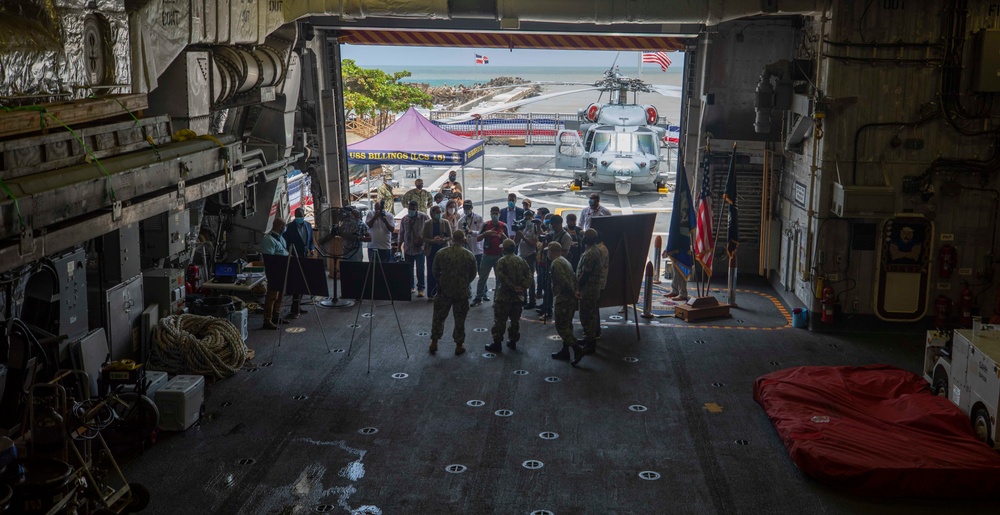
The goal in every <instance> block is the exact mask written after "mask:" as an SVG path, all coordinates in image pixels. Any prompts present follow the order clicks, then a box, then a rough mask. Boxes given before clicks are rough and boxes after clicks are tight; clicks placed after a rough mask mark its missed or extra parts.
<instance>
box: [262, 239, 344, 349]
mask: <svg viewBox="0 0 1000 515" xmlns="http://www.w3.org/2000/svg"><path fill="white" fill-rule="evenodd" d="M289 250H290V251H291V254H289V255H288V256H284V257H285V258H286V260H287V261H286V263H285V276H284V280H283V281H282V284H281V286H282V288H281V293H282V296H281V298H280V299H278V343H277V345H275V346H274V347H273V348H272V349H271V358H270V360H271V361H272V362H273V361H274V357H275V356H276V355H277V354H278V347H281V333H283V332H285V331H284V330H283V329H282V328H281V311H282V310H283V309H284V307H285V305H284V304H285V302H284V301H285V295H284V294H285V292H286V290H287V288H288V271H289V270H291V268H292V257H293V255H295V248H294V247H291V248H289ZM295 257H298V256H295ZM295 262H296V263H297V264H298V266H299V273H300V274H301V275H302V279H303V282H304V283H305V287H306V293H307V294H308V295H309V296H310V297H311V296H312V288H311V287H310V286H309V281H308V280H306V273H305V270H303V268H302V263H301V262H300V261H298V260H296V261H295ZM312 312H313V313H314V315H315V316H316V321H317V322H319V330H320V333H322V334H323V343H325V344H326V352H327V353H331V352H333V350H332V349H330V341H329V340H327V338H326V329H325V328H324V327H323V319H322V318H321V317H320V316H319V312H318V311H316V310H312Z"/></svg>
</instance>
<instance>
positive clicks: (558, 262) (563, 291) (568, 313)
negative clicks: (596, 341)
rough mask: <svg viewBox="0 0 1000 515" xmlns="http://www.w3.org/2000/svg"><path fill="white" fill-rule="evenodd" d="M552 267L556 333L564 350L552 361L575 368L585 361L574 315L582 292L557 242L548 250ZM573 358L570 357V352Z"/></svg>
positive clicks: (554, 355)
mask: <svg viewBox="0 0 1000 515" xmlns="http://www.w3.org/2000/svg"><path fill="white" fill-rule="evenodd" d="M546 252H547V253H548V255H549V261H550V262H551V265H550V266H551V267H552V291H553V292H554V293H555V323H556V332H557V333H558V334H559V337H560V338H561V339H562V349H560V350H559V351H558V352H553V353H552V359H564V360H569V359H570V358H571V357H572V360H573V361H572V363H573V366H574V367H575V366H576V364H577V363H579V362H580V360H581V359H583V354H584V353H583V347H582V346H580V345H577V344H576V336H575V335H574V334H573V314H574V313H575V312H576V308H577V306H578V305H579V303H580V297H581V295H580V290H579V287H578V286H577V283H576V275H575V274H574V273H573V267H572V266H571V265H570V264H569V261H566V258H564V257H563V248H562V246H561V245H559V244H558V243H556V242H552V243H549V246H548V247H547V248H546ZM571 349H572V351H573V356H570V350H571Z"/></svg>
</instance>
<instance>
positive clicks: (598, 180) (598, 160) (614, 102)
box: [435, 67, 680, 195]
mask: <svg viewBox="0 0 1000 515" xmlns="http://www.w3.org/2000/svg"><path fill="white" fill-rule="evenodd" d="M538 84H546V83H538ZM552 84H556V83H552ZM561 84H571V83H561ZM575 84H579V83H575ZM587 85H588V86H589V87H588V88H585V89H578V90H573V91H567V92H557V93H551V94H547V95H542V96H541V97H534V98H529V99H525V100H521V101H516V102H511V103H508V104H503V105H499V106H494V107H491V108H489V109H486V110H479V111H475V112H469V113H466V114H464V115H461V116H457V117H453V118H448V119H443V120H436V121H435V123H437V124H439V125H447V124H454V123H463V122H468V121H470V120H472V119H474V118H478V117H480V116H482V115H485V114H489V113H491V112H495V111H500V110H507V109H510V108H514V107H519V106H521V105H525V104H528V103H531V102H535V101H538V100H542V99H545V98H550V97H553V96H558V95H565V94H572V93H579V92H583V91H591V90H599V91H601V96H603V94H604V92H607V93H608V95H609V98H608V102H606V103H602V102H601V101H600V97H598V101H597V102H593V103H591V104H590V105H588V106H587V107H585V108H582V109H580V110H578V111H577V122H578V124H579V128H578V129H577V128H574V127H571V126H567V127H566V128H565V129H560V130H558V131H557V133H556V140H555V141H556V148H555V161H556V167H557V168H559V169H564V170H569V171H572V173H573V183H572V186H571V188H572V189H574V190H579V189H581V188H582V187H583V186H585V185H592V186H601V185H608V186H611V185H613V186H614V187H615V191H616V193H618V194H620V195H626V194H628V193H629V192H630V191H631V190H632V188H633V187H636V188H641V189H651V190H655V191H660V189H661V188H663V187H665V185H666V184H667V183H668V182H669V181H668V177H667V173H668V171H669V170H668V168H669V166H667V164H666V163H664V161H663V159H662V158H661V155H660V151H661V148H662V146H663V145H664V141H665V138H666V136H667V129H666V127H663V126H658V125H656V122H657V121H658V119H659V113H658V112H657V110H656V107H654V106H652V105H641V104H638V103H636V102H635V99H636V97H637V96H638V94H639V93H659V94H661V95H665V96H672V97H680V88H678V87H676V86H662V85H651V84H648V83H646V82H643V81H642V80H640V79H635V78H630V77H626V76H624V75H622V74H621V72H620V71H619V70H618V69H617V68H615V67H612V68H609V69H608V70H606V71H605V72H604V77H603V78H602V79H601V80H598V81H597V82H595V83H593V84H587ZM629 93H632V100H633V101H632V102H629Z"/></svg>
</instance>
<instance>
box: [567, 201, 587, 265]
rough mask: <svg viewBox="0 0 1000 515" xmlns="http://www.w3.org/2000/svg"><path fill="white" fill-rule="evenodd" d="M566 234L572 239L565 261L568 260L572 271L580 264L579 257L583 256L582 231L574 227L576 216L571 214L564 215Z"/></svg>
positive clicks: (578, 227)
mask: <svg viewBox="0 0 1000 515" xmlns="http://www.w3.org/2000/svg"><path fill="white" fill-rule="evenodd" d="M566 232H567V233H569V236H570V238H572V239H573V240H572V241H573V243H571V244H570V247H569V255H567V256H566V259H568V260H569V264H571V265H573V270H576V267H577V265H578V264H579V263H580V256H582V255H583V229H581V228H580V226H579V225H576V215H575V214H573V213H570V214H568V215H566Z"/></svg>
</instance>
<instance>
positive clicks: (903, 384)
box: [753, 365, 1000, 499]
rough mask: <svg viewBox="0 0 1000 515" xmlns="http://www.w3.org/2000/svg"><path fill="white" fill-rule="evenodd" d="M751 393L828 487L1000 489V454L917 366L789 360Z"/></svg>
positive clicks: (880, 491) (941, 493)
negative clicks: (818, 364)
mask: <svg viewBox="0 0 1000 515" xmlns="http://www.w3.org/2000/svg"><path fill="white" fill-rule="evenodd" d="M753 395H754V399H755V400H756V401H757V402H759V403H760V405H761V406H763V407H764V410H765V411H766V412H767V415H768V417H770V419H771V422H772V423H774V428H775V429H777V431H778V436H780V437H781V439H782V441H783V442H784V443H785V448H787V449H788V454H789V456H790V457H791V458H792V461H794V462H795V464H796V465H798V467H799V468H800V469H802V471H803V472H805V473H806V474H808V475H810V476H812V477H814V478H816V479H817V480H819V481H822V482H824V483H827V484H829V485H831V486H834V487H836V488H839V489H843V490H846V491H848V492H851V493H855V494H861V495H872V496H883V497H956V498H966V499H968V498H982V497H1000V454H998V453H997V452H996V451H994V450H993V449H991V448H989V447H988V446H987V445H986V444H983V443H982V442H979V441H978V440H976V438H975V436H974V435H973V433H972V425H971V423H970V421H969V417H968V415H965V414H964V413H962V411H961V410H959V409H958V407H957V406H955V405H954V404H952V403H951V401H949V400H948V399H947V398H945V397H937V396H935V395H932V394H931V392H930V389H929V388H928V385H927V382H926V381H924V380H923V379H922V378H921V377H920V376H918V375H916V374H914V373H912V372H908V371H906V370H901V369H898V368H895V367H890V366H888V365H871V366H866V367H798V368H789V369H786V370H780V371H778V372H774V373H771V374H768V375H765V376H761V377H759V378H758V379H757V382H756V384H755V385H754V392H753ZM827 418H828V421H827Z"/></svg>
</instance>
